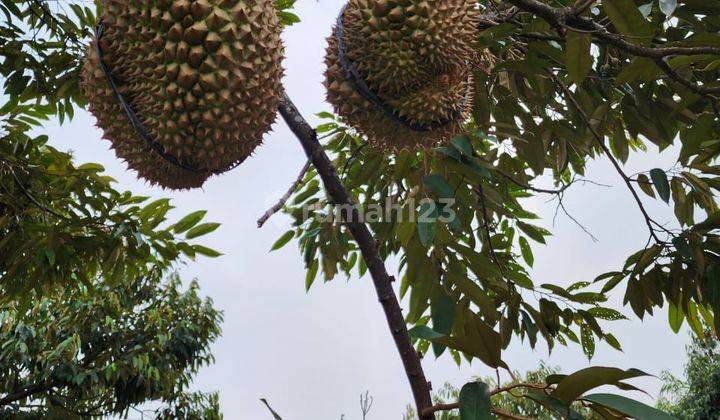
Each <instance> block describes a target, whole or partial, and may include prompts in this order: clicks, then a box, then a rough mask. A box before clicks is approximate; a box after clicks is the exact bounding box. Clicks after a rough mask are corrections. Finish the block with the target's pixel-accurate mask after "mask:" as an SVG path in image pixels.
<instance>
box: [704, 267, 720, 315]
mask: <svg viewBox="0 0 720 420" xmlns="http://www.w3.org/2000/svg"><path fill="white" fill-rule="evenodd" d="M706 276H707V286H706V288H707V292H706V294H707V300H708V301H709V302H710V304H711V305H712V306H713V308H716V309H715V310H716V311H717V312H716V314H715V316H720V310H718V309H720V265H718V264H710V265H709V266H708V268H707V270H706Z"/></svg>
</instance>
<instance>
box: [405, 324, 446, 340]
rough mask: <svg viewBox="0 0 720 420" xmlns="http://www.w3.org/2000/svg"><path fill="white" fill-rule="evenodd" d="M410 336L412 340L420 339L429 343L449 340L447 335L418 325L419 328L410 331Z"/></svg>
mask: <svg viewBox="0 0 720 420" xmlns="http://www.w3.org/2000/svg"><path fill="white" fill-rule="evenodd" d="M408 335H410V337H411V338H419V339H422V340H428V341H433V340H438V339H441V338H447V335H445V334H440V333H439V332H437V331H435V330H433V329H432V328H430V327H428V326H427V325H418V326H417V327H414V328H412V329H410V331H408Z"/></svg>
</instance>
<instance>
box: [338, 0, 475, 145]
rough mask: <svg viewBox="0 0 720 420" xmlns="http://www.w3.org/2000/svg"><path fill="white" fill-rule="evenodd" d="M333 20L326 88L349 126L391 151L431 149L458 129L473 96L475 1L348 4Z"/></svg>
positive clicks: (407, 0)
mask: <svg viewBox="0 0 720 420" xmlns="http://www.w3.org/2000/svg"><path fill="white" fill-rule="evenodd" d="M340 19H341V22H342V25H343V28H342V30H341V31H338V30H337V28H336V29H335V31H334V32H333V35H332V36H331V37H330V38H329V40H328V44H329V45H328V50H327V54H326V58H325V63H326V65H327V71H326V73H325V76H326V81H325V86H326V88H327V97H328V101H329V102H330V103H332V104H333V106H334V107H335V110H336V112H337V113H338V114H339V115H340V116H342V117H343V118H344V119H345V121H346V122H347V123H348V124H350V125H352V126H353V127H355V128H356V129H358V130H359V131H360V132H361V133H363V134H365V135H366V136H367V137H368V139H369V140H370V141H371V142H373V143H375V144H376V145H378V146H381V147H384V148H387V149H390V150H399V149H403V148H416V147H428V146H432V145H435V144H437V143H438V142H440V141H443V140H446V139H447V138H449V137H451V136H452V135H453V134H454V133H457V132H458V131H459V130H460V129H461V125H462V123H463V121H464V120H465V118H466V117H467V110H468V108H469V103H470V96H471V94H472V91H471V73H472V70H471V67H472V64H473V60H474V57H475V54H476V52H475V36H476V27H477V23H478V19H479V12H478V9H477V6H476V3H475V0H350V1H349V3H348V4H347V6H346V7H345V9H344V12H343V14H342V16H341V18H340ZM340 35H341V36H342V41H343V42H344V44H345V58H346V60H345V61H346V65H345V66H343V64H342V62H341V60H340V57H339V56H340V54H339V45H338V44H339V43H338V36H340ZM353 64H354V66H355V67H356V70H357V74H356V75H352V74H350V73H349V72H348V66H349V65H353ZM356 76H359V78H360V79H362V80H361V81H360V83H358V80H357V77H356ZM359 84H365V85H366V86H367V88H368V89H367V90H369V91H371V92H372V94H374V95H375V97H376V99H379V100H380V101H381V102H382V103H383V104H384V105H385V106H384V108H385V110H383V107H381V106H378V103H377V102H376V101H372V100H370V99H369V98H368V95H367V94H363V92H362V86H360V88H359ZM388 110H391V111H392V116H391V115H388Z"/></svg>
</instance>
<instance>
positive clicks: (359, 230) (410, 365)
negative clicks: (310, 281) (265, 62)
mask: <svg viewBox="0 0 720 420" xmlns="http://www.w3.org/2000/svg"><path fill="white" fill-rule="evenodd" d="M282 95H283V96H282V100H281V102H280V106H279V109H280V115H282V117H283V118H284V119H285V122H286V123H287V124H288V126H289V127H290V129H291V130H292V132H293V133H294V134H295V136H296V137H297V138H298V140H299V141H300V143H301V144H302V147H303V149H304V150H305V154H306V155H307V157H308V159H309V160H310V162H311V163H312V164H313V166H315V168H316V169H317V171H318V174H319V175H320V178H321V179H322V181H323V184H324V185H325V189H326V191H327V193H328V195H329V196H330V198H331V199H332V201H333V203H334V204H335V205H338V206H343V208H350V207H351V208H352V210H351V211H350V212H349V214H345V215H344V221H343V223H344V224H345V226H347V228H348V229H349V230H350V232H352V235H353V237H354V238H355V241H356V242H357V244H358V246H359V247H360V251H361V252H362V255H363V258H365V262H366V264H367V267H368V271H369V272H370V275H371V277H372V280H373V284H374V286H375V291H376V293H377V296H378V299H379V301H380V304H381V305H382V308H383V311H384V312H385V318H386V320H387V323H388V327H389V328H390V331H391V333H392V336H393V340H395V346H396V347H397V351H398V353H399V354H400V358H401V359H402V363H403V367H404V368H405V373H406V374H407V378H408V381H409V382H410V387H411V388H412V392H413V397H414V399H415V405H416V407H417V412H418V413H423V412H424V411H425V409H426V408H428V407H431V406H432V400H431V398H430V386H429V384H428V382H427V380H426V379H425V373H424V371H423V368H422V365H421V363H420V358H419V357H418V354H417V352H416V351H415V349H414V348H413V346H412V343H411V341H410V335H409V334H408V330H407V326H406V325H405V318H404V317H403V314H402V309H401V308H400V303H399V301H398V299H397V296H396V295H395V290H394V289H393V287H392V281H393V278H392V277H391V276H390V274H388V272H387V269H386V268H385V263H384V261H383V259H382V258H381V257H380V254H379V253H378V249H377V245H376V243H375V238H373V236H372V234H371V233H370V230H369V229H368V228H367V226H366V225H365V224H364V223H362V222H360V219H359V214H358V210H357V208H356V207H355V206H354V205H353V204H352V201H351V200H350V196H349V194H348V192H347V190H346V189H345V187H344V186H343V185H342V182H341V181H340V178H339V177H338V175H337V171H336V170H335V167H334V166H333V164H332V162H331V161H330V159H329V158H328V156H327V154H325V150H323V147H322V145H321V144H320V142H319V141H318V137H317V133H316V132H315V130H313V129H312V127H311V126H310V125H309V124H308V123H307V121H305V119H304V118H303V117H302V115H300V112H299V111H298V110H297V108H296V107H295V105H294V104H293V103H292V101H291V100H290V98H289V97H288V96H287V94H286V93H285V92H283V93H282ZM434 418H435V416H434V414H433V413H428V414H424V415H422V417H421V419H422V420H430V419H434Z"/></svg>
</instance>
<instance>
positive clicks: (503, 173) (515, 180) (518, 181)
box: [495, 168, 575, 194]
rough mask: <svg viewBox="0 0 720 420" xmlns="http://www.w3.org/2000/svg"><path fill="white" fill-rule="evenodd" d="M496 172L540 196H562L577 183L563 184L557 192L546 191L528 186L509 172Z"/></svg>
mask: <svg viewBox="0 0 720 420" xmlns="http://www.w3.org/2000/svg"><path fill="white" fill-rule="evenodd" d="M495 171H497V173H499V174H500V175H502V176H504V177H505V178H507V179H508V180H509V181H510V182H512V183H513V184H515V185H517V186H518V187H522V188H524V189H526V190H530V191H535V192H536V193H540V194H562V193H563V192H564V191H565V190H567V189H568V188H570V186H571V185H572V184H573V183H574V182H575V181H571V182H569V183H567V184H563V186H562V187H561V188H559V189H557V190H550V189H545V188H537V187H533V186H532V185H530V184H526V183H524V182H522V181H520V180H518V179H516V178H514V177H513V176H512V175H510V174H508V173H507V172H505V171H503V170H502V169H499V168H495Z"/></svg>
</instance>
